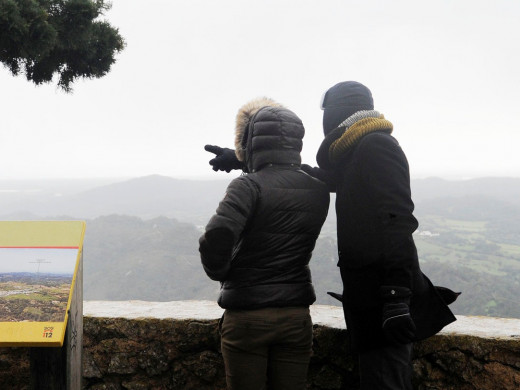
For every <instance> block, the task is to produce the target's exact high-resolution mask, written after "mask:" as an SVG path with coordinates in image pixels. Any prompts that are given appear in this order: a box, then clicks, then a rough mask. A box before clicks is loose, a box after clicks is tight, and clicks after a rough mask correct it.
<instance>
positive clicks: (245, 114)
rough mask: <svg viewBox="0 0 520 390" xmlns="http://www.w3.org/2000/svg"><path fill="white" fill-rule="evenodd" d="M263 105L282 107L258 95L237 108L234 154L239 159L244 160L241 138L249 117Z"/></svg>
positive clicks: (244, 154) (244, 151)
mask: <svg viewBox="0 0 520 390" xmlns="http://www.w3.org/2000/svg"><path fill="white" fill-rule="evenodd" d="M264 107H284V106H282V105H281V104H279V103H277V102H275V101H274V100H272V99H270V98H268V97H260V98H256V99H254V100H251V101H250V102H248V103H246V104H244V105H243V106H242V107H240V109H239V110H238V113H237V117H236V124H235V154H236V156H237V158H238V160H239V161H242V162H243V161H245V159H246V149H245V147H243V146H242V139H243V138H244V134H245V132H246V131H247V128H248V126H249V121H250V120H251V118H252V117H253V116H254V115H255V114H256V113H257V112H258V111H260V109H261V108H264Z"/></svg>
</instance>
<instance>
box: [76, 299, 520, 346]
mask: <svg viewBox="0 0 520 390" xmlns="http://www.w3.org/2000/svg"><path fill="white" fill-rule="evenodd" d="M222 313H223V309H222V308H220V307H219V306H218V305H217V303H216V302H213V301H172V302H146V301H84V302H83V315H84V316H87V317H109V318H110V317H111V318H128V319H136V318H157V319H169V318H171V319H178V320H182V319H196V320H212V319H217V318H220V316H221V315H222ZM311 315H312V320H313V322H314V323H315V324H319V325H324V326H329V327H332V328H338V329H345V321H344V319H343V309H342V308H341V307H339V306H324V305H312V306H311ZM456 317H457V321H456V322H454V323H453V324H450V325H449V326H447V327H446V328H444V329H443V330H442V331H441V332H440V334H447V335H469V336H478V337H482V338H491V339H520V319H516V318H495V317H476V316H475V317H469V316H456Z"/></svg>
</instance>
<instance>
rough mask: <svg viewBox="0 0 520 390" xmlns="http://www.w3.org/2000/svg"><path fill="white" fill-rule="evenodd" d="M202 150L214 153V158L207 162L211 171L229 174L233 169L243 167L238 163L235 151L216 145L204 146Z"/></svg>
mask: <svg viewBox="0 0 520 390" xmlns="http://www.w3.org/2000/svg"><path fill="white" fill-rule="evenodd" d="M204 150H206V151H208V152H210V153H214V154H215V155H216V156H215V158H213V159H211V160H209V163H210V165H211V166H212V168H213V170H214V171H215V172H216V171H226V172H228V173H229V172H231V171H232V170H233V169H243V168H244V165H243V164H242V162H240V161H238V158H237V156H236V155H235V151H234V150H233V149H229V148H221V147H220V146H216V145H206V146H204Z"/></svg>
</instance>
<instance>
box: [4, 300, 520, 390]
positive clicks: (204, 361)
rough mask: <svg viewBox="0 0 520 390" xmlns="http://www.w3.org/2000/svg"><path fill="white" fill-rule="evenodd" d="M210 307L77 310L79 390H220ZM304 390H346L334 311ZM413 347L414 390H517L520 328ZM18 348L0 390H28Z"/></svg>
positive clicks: (453, 333)
mask: <svg viewBox="0 0 520 390" xmlns="http://www.w3.org/2000/svg"><path fill="white" fill-rule="evenodd" d="M221 314H222V309H220V308H219V307H218V306H217V305H216V304H215V303H213V302H206V301H179V302H141V301H125V302H85V303H84V350H83V388H84V389H94V390H101V389H114V390H115V389H128V390H144V389H150V390H152V389H183V390H189V389H201V390H204V389H212V390H218V389H225V376H224V366H223V361H222V357H221V355H220V352H219V334H218V330H217V324H218V319H219V318H220V316H221ZM311 314H312V317H313V322H314V346H313V349H314V354H313V357H312V360H311V364H310V367H309V379H308V383H309V387H308V388H309V389H320V390H328V389H331V390H332V389H356V388H357V384H358V377H357V373H356V371H357V367H356V363H355V361H354V360H353V359H352V358H351V357H349V356H348V344H347V337H346V330H345V325H344V321H343V313H342V310H341V308H339V307H335V306H317V305H315V306H312V307H311ZM457 319H458V321H457V322H455V323H454V324H451V325H450V326H448V327H446V328H445V329H444V330H443V331H442V332H440V333H439V334H438V335H436V336H434V337H432V338H430V339H428V340H425V341H422V342H420V343H417V344H416V345H415V347H414V354H415V358H414V361H413V366H414V387H415V388H416V389H420V390H434V389H436V390H441V389H442V390H452V389H453V390H455V389H457V390H459V389H461V390H466V389H467V390H470V389H471V390H474V389H482V390H484V389H485V390H488V389H489V390H496V389H500V390H509V389H511V390H512V389H515V390H516V389H519V388H520V320H517V319H500V318H489V317H460V316H459V317H457ZM28 370H29V367H28V349H27V348H0V389H29V388H30V383H28V380H29V379H28V375H27V372H28Z"/></svg>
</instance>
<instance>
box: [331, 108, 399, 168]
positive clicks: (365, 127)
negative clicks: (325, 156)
mask: <svg viewBox="0 0 520 390" xmlns="http://www.w3.org/2000/svg"><path fill="white" fill-rule="evenodd" d="M393 129H394V126H393V125H392V122H390V121H388V120H386V119H385V117H384V116H383V114H381V116H380V117H379V118H364V119H360V120H359V121H357V122H355V123H354V124H353V125H352V126H350V127H349V128H348V129H347V130H346V131H345V132H344V133H343V135H342V136H341V137H339V138H338V139H337V140H336V141H334V142H333V143H332V144H331V145H330V147H329V161H330V162H331V163H333V164H334V163H337V162H338V161H339V160H340V159H341V157H342V156H343V154H344V153H345V152H346V151H347V150H348V149H350V148H352V147H353V146H354V145H355V144H357V143H358V142H359V141H360V140H361V138H363V137H364V136H365V135H367V134H369V133H372V132H374V131H385V132H387V133H388V134H390V133H392V130H393Z"/></svg>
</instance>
